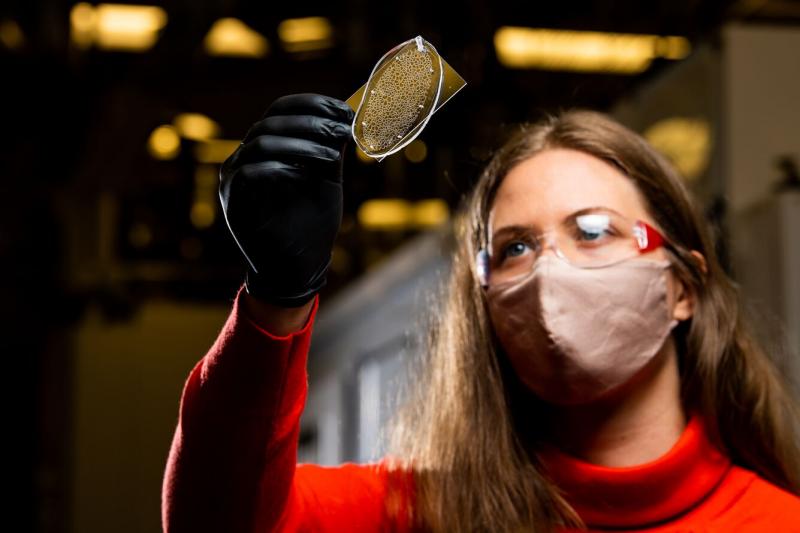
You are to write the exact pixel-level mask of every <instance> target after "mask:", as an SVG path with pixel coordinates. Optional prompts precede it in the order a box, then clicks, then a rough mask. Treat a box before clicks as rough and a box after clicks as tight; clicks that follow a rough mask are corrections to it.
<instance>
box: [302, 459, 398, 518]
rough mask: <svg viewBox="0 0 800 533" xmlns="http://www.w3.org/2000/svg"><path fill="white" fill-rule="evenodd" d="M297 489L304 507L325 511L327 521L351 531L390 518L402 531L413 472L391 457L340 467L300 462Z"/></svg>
mask: <svg viewBox="0 0 800 533" xmlns="http://www.w3.org/2000/svg"><path fill="white" fill-rule="evenodd" d="M295 491H296V497H297V498H298V503H299V504H300V505H301V506H303V507H305V508H307V509H319V510H324V511H323V512H324V514H325V516H326V519H327V520H329V521H332V522H333V523H341V524H347V526H348V528H349V530H350V531H356V530H363V531H367V530H370V528H372V527H376V526H380V527H386V524H387V521H388V522H389V523H392V524H393V526H395V527H397V526H400V527H397V529H398V530H403V529H405V528H404V527H402V525H403V524H405V523H406V520H407V517H408V515H409V513H410V509H411V505H412V504H411V502H412V497H413V496H412V494H413V474H412V472H411V470H409V469H407V468H405V467H403V466H401V465H399V464H397V463H395V462H393V461H391V460H389V459H383V460H381V461H378V462H375V463H366V464H355V463H345V464H342V465H339V466H320V465H313V464H298V465H297V473H296V476H295ZM356 517H357V518H356ZM354 520H355V521H356V522H358V527H357V525H356V524H355V523H354ZM362 522H363V523H362Z"/></svg>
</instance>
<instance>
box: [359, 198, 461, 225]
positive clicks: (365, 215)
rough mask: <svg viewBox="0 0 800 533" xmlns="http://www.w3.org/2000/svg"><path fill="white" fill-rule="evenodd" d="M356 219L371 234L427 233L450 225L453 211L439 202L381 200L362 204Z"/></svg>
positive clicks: (436, 200) (435, 200) (435, 199)
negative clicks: (405, 231)
mask: <svg viewBox="0 0 800 533" xmlns="http://www.w3.org/2000/svg"><path fill="white" fill-rule="evenodd" d="M357 216H358V222H359V224H361V226H363V227H364V228H366V229H370V230H404V229H424V228H430V227H434V226H438V225H440V224H443V223H445V222H447V219H448V218H449V217H450V209H449V208H448V207H447V203H445V201H444V200H440V199H438V198H431V199H428V200H420V201H418V202H415V203H411V202H409V201H407V200H403V199H401V198H381V199H376V200H367V201H366V202H364V203H363V204H361V207H360V208H359V209H358V214H357Z"/></svg>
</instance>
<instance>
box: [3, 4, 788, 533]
mask: <svg viewBox="0 0 800 533" xmlns="http://www.w3.org/2000/svg"><path fill="white" fill-rule="evenodd" d="M540 30H552V31H540ZM563 30H571V31H572V32H573V33H564V32H563ZM575 32H593V33H575ZM618 34H626V35H625V36H620V35H618ZM631 34H632V35H634V36H635V38H634V39H633V40H626V38H628V37H630V36H631ZM416 35H422V36H423V37H425V38H426V39H427V40H428V41H430V42H431V43H432V44H434V45H435V46H436V47H437V49H438V51H439V52H440V54H441V55H442V56H443V57H444V58H445V59H446V60H447V61H448V63H449V64H450V65H451V66H452V67H453V68H454V69H455V70H456V71H457V72H458V73H459V74H460V75H461V76H462V77H463V78H464V79H465V80H466V81H467V85H466V87H465V88H464V89H463V90H462V91H461V92H459V93H458V94H457V95H456V96H455V97H453V98H452V100H451V101H450V102H448V103H447V105H445V106H444V107H443V108H442V109H441V110H439V111H438V112H437V113H436V114H435V115H434V117H433V118H432V120H431V122H430V123H429V125H428V127H427V128H426V129H425V131H424V132H423V133H422V134H421V135H420V137H419V138H418V140H417V141H415V142H414V143H412V144H411V145H409V147H408V148H406V149H405V150H404V151H403V152H401V153H398V154H395V155H393V156H391V157H389V158H387V159H385V160H383V161H382V162H380V163H378V162H375V161H371V160H369V159H368V158H367V157H366V156H364V155H363V154H359V153H357V151H356V150H355V148H354V146H353V143H351V145H350V149H349V152H348V153H347V155H346V160H345V217H344V222H343V225H342V230H341V234H340V237H339V240H338V242H337V245H336V248H335V250H334V259H333V264H332V271H331V275H330V281H329V284H328V286H327V287H326V288H325V290H324V292H323V294H322V301H323V309H322V313H321V315H320V323H319V327H318V330H317V332H316V339H315V341H314V347H315V348H314V349H315V353H312V356H313V357H312V362H311V367H310V373H311V385H312V394H311V395H310V397H309V407H308V409H307V413H306V417H305V418H304V431H303V435H302V442H301V458H305V459H307V460H314V461H319V462H323V463H335V462H338V461H342V460H350V459H355V460H362V459H368V458H370V457H373V456H374V455H375V454H376V453H379V452H380V447H379V446H378V447H377V448H376V446H375V445H374V442H375V441H376V439H377V438H378V436H379V433H380V427H382V424H383V423H384V422H385V420H386V419H387V418H388V417H389V416H390V414H391V403H386V401H385V397H386V396H387V395H388V394H389V392H391V390H393V387H394V385H391V386H390V385H389V384H388V383H389V382H390V381H392V379H393V378H395V377H396V374H397V373H398V372H397V369H398V368H399V366H398V365H399V362H398V361H401V360H402V359H403V358H406V357H407V356H408V354H409V353H411V352H413V351H414V349H415V346H417V345H415V344H414V342H413V341H409V340H408V339H409V337H408V336H407V332H408V330H409V329H413V317H414V315H415V311H414V309H417V308H418V307H415V306H419V301H420V299H419V298H418V297H416V296H414V297H412V296H409V295H410V294H412V293H414V294H417V293H418V291H419V290H423V292H425V291H431V290H433V289H432V287H434V286H435V283H436V279H438V277H439V276H441V274H442V273H443V272H446V270H447V255H446V250H447V242H448V238H449V237H448V235H449V233H448V232H449V230H448V227H449V226H448V220H449V219H450V217H451V214H452V213H453V211H454V210H455V209H456V208H457V206H458V203H459V200H460V199H461V197H462V196H463V194H464V193H465V192H466V191H467V190H468V189H469V186H470V185H471V184H472V183H473V182H474V180H475V179H476V177H477V175H478V173H479V172H480V170H481V168H482V165H483V164H484V163H485V161H486V160H487V158H488V157H489V156H490V155H491V153H492V150H493V149H494V148H496V147H497V146H498V145H499V143H500V142H501V140H502V138H503V137H504V136H505V135H507V133H508V132H509V130H510V129H511V128H513V125H514V124H516V123H519V122H522V121H528V120H534V119H536V118H537V117H539V116H541V115H542V114H543V113H546V112H551V111H556V110H558V109H564V108H571V107H588V108H593V109H598V110H601V111H606V112H608V113H611V114H612V115H614V116H615V117H617V118H618V119H619V120H621V121H622V122H624V123H626V124H628V125H629V126H630V127H632V128H634V129H636V130H638V131H640V132H641V133H643V134H644V135H645V136H646V137H647V138H648V139H649V140H650V141H651V142H652V143H653V144H654V145H655V146H656V147H657V148H659V149H660V150H662V151H664V152H665V153H666V154H667V155H668V156H669V157H671V158H672V159H673V160H674V161H675V162H676V164H677V165H678V167H679V168H680V169H681V171H682V172H683V174H684V175H685V176H686V179H687V182H688V183H689V185H690V187H691V188H692V190H693V191H694V192H695V194H696V196H697V198H698V202H699V203H700V205H701V208H702V209H703V211H704V212H705V213H706V215H707V216H708V219H709V222H710V223H711V224H712V226H713V228H714V229H715V232H716V236H717V246H718V249H719V251H720V253H721V255H722V256H723V259H724V261H725V265H726V267H727V268H728V269H729V271H730V272H731V273H732V275H734V277H735V278H736V279H737V281H738V282H739V283H740V284H741V286H742V288H743V293H745V294H746V295H747V296H748V298H749V299H750V301H752V302H755V304H754V305H755V308H757V310H758V311H757V314H758V316H763V317H766V318H764V321H766V322H770V321H771V322H773V323H775V324H778V327H779V328H782V330H781V331H782V333H781V335H783V337H784V338H785V340H786V341H787V342H788V344H789V346H790V348H792V349H797V348H800V331H798V322H800V286H798V283H800V282H798V281H797V276H796V274H797V272H800V246H798V244H797V238H796V234H795V233H794V232H795V231H796V229H797V228H798V225H799V224H800V202H799V201H798V198H799V193H798V179H799V178H798V171H797V164H798V160H800V104H798V103H797V95H798V94H800V3H798V2H795V1H788V0H741V1H738V2H732V1H728V0H711V1H700V0H670V1H664V0H659V1H653V2H640V1H634V0H615V1H610V0H604V1H592V2H577V1H574V0H562V1H560V2H510V1H504V0H493V1H489V0H470V1H467V2H458V3H446V2H429V1H426V2H421V1H414V0H410V1H406V2H400V3H396V4H392V3H375V2H366V1H364V0H350V1H342V2H311V1H304V0H301V1H295V2H274V1H273V2H266V1H254V0H210V1H207V2H188V1H179V0H175V1H159V2H148V5H147V6H143V5H138V4H136V5H134V4H122V5H121V4H100V3H75V2H69V1H64V0H51V1H46V0H41V1H28V0H25V1H23V0H6V1H4V2H3V3H2V5H1V6H0V79H2V81H1V82H0V91H2V92H1V93H0V94H2V115H1V116H2V123H0V131H1V132H2V133H0V135H1V136H2V137H0V176H2V180H1V181H0V187H2V193H3V194H2V199H3V201H4V202H5V204H4V205H3V207H2V209H0V254H1V255H0V260H1V261H2V276H0V283H2V293H1V294H2V301H1V305H2V310H1V311H0V312H1V313H2V324H3V326H4V331H3V335H2V343H3V344H2V355H3V359H4V362H5V364H4V365H3V368H4V370H5V375H4V378H5V383H6V386H4V387H3V389H4V391H5V399H4V405H5V407H6V412H7V413H8V417H9V419H10V420H9V421H8V423H6V424H4V425H5V430H4V432H3V433H4V436H5V439H4V440H5V441H6V443H7V444H9V446H7V447H6V450H7V451H6V452H5V453H4V456H5V457H6V461H7V464H8V468H7V469H6V471H7V472H10V476H8V477H7V479H8V482H7V486H8V488H9V489H10V494H11V498H10V499H7V500H6V501H7V502H8V506H7V508H9V509H10V510H11V511H12V516H13V517H14V518H13V519H7V520H10V521H8V522H7V523H9V524H10V523H14V524H18V525H17V526H12V527H11V529H6V528H4V529H5V530H7V531H12V530H13V531H36V532H75V533H82V532H95V531H96V532H106V531H115V532H149V531H159V529H160V525H159V491H160V480H161V474H162V472H163V467H164V461H165V459H166V454H167V451H168V447H169V441H170V438H171V433H172V430H173V428H174V424H175V421H176V416H177V409H178V402H179V398H180V390H181V386H182V384H183V380H184V379H185V377H186V376H187V375H188V372H189V370H190V369H191V366H192V365H193V363H194V362H195V361H196V360H198V359H199V358H200V357H202V355H203V354H204V353H205V351H206V350H207V349H208V347H209V346H210V345H211V343H212V342H213V340H214V338H215V336H216V334H217V332H218V331H219V328H220V327H221V326H222V324H223V323H224V320H225V318H226V316H227V314H228V312H229V311H230V305H231V303H232V301H233V296H234V295H235V293H236V290H237V289H238V287H239V286H240V284H241V281H242V279H243V278H242V276H243V273H244V262H243V259H242V258H241V256H240V254H239V252H238V249H237V248H236V247H235V244H234V242H233V240H232V239H231V238H230V236H229V234H228V230H227V227H226V225H225V221H224V218H223V217H222V215H221V212H220V208H219V201H218V197H217V189H216V187H217V184H218V170H219V164H220V163H221V161H223V160H224V158H225V157H226V156H227V155H228V154H229V153H230V152H231V151H232V150H233V149H234V148H235V147H236V145H237V144H238V142H239V139H241V138H242V137H243V135H244V134H245V132H246V131H247V129H248V128H249V127H250V125H251V124H252V123H253V122H255V121H256V120H258V118H259V117H260V116H261V114H262V113H263V111H264V110H265V109H266V107H267V106H268V105H269V103H270V102H271V101H272V100H274V99H275V98H277V97H279V96H281V95H284V94H288V93H297V92H318V93H323V94H328V95H332V96H335V97H338V98H341V99H347V98H348V97H349V96H350V95H351V94H353V93H354V92H355V91H356V89H358V88H359V87H360V86H361V85H362V84H363V83H365V82H366V80H367V77H368V75H369V72H370V70H371V68H372V66H373V65H374V63H375V62H376V61H377V60H378V59H379V58H380V57H381V56H382V55H383V54H384V53H385V52H386V51H388V50H389V49H390V48H392V47H393V46H395V45H396V44H398V43H400V42H402V41H405V40H407V39H410V38H412V37H414V36H416ZM587 37H588V38H590V39H592V40H591V42H590V43H589V44H586V41H584V39H586V38H587ZM587 50H588V51H589V55H588V56H587V55H586V53H587ZM548 51H549V52H548ZM548 54H549V55H548ZM554 54H555V55H554ZM420 288H422V289H420ZM326 302H328V303H329V305H328V306H327V309H326V308H325V303H326ZM387 308H390V309H391V312H388V311H385V310H386V309H387ZM380 310H383V311H385V312H384V313H383V314H381V311H380ZM759 313H760V314H759ZM367 330H369V331H367ZM367 337H369V338H367ZM337 357H339V358H341V359H342V364H338V363H337V364H336V365H334V364H332V363H331V361H334V360H336V358H337ZM779 363H780V364H782V365H786V368H787V369H791V365H792V362H791V361H788V360H781V361H779ZM334 368H336V370H334ZM342 369H344V370H342ZM789 371H790V372H792V371H793V370H789ZM392 383H394V381H392ZM328 400H331V401H328ZM375 406H377V407H375ZM373 407H374V408H373Z"/></svg>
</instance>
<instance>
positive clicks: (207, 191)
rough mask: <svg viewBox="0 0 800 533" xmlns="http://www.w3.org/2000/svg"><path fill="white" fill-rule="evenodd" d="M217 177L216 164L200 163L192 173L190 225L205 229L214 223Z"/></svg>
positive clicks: (215, 216)
mask: <svg viewBox="0 0 800 533" xmlns="http://www.w3.org/2000/svg"><path fill="white" fill-rule="evenodd" d="M218 184H219V178H218V177H217V166H216V165H200V166H198V167H197V169H196V170H195V173H194V199H193V201H192V208H191V211H190V212H189V219H190V220H191V221H192V225H193V226H194V227H196V228H198V229H206V228H209V227H211V226H212V225H213V224H214V221H215V220H216V218H217V186H218Z"/></svg>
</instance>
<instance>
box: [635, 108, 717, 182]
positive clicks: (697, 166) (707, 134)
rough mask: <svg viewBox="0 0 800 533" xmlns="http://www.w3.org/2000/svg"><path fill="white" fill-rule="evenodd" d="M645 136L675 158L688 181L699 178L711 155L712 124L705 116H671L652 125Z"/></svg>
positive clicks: (657, 148) (670, 158) (674, 160)
mask: <svg viewBox="0 0 800 533" xmlns="http://www.w3.org/2000/svg"><path fill="white" fill-rule="evenodd" d="M644 137H645V139H647V141H648V142H649V143H650V144H651V145H653V147H654V148H655V149H656V150H658V151H660V152H661V153H662V154H664V155H665V156H667V158H668V159H669V160H670V161H672V164H674V165H675V167H676V168H677V169H678V172H680V173H681V175H683V177H684V178H686V180H687V181H694V180H696V179H698V178H699V177H700V176H701V175H702V174H703V172H705V170H706V168H707V167H708V162H709V160H710V158H711V126H710V125H709V123H708V121H707V120H705V119H699V118H687V117H671V118H667V119H664V120H660V121H658V122H656V123H655V124H653V125H652V126H650V127H649V128H648V129H647V130H646V131H645V132H644Z"/></svg>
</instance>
